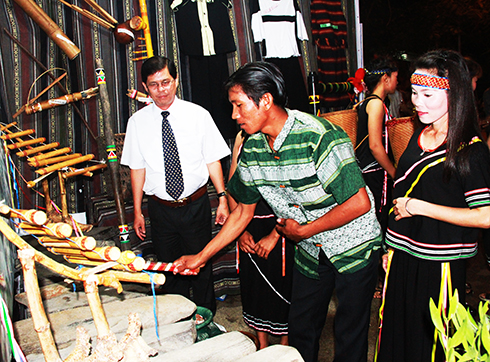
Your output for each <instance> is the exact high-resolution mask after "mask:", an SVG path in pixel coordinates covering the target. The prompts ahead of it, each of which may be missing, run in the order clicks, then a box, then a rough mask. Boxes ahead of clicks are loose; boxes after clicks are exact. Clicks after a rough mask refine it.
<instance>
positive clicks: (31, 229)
mask: <svg viewBox="0 0 490 362" xmlns="http://www.w3.org/2000/svg"><path fill="white" fill-rule="evenodd" d="M19 227H20V228H21V229H23V230H24V231H26V232H28V233H29V234H34V235H50V236H56V237H58V238H68V237H70V236H71V234H72V232H73V228H72V227H71V225H70V224H67V223H64V222H59V223H47V224H46V225H43V226H38V225H33V224H28V223H25V222H21V223H20V224H19Z"/></svg>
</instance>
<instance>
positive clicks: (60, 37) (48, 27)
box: [14, 0, 80, 60]
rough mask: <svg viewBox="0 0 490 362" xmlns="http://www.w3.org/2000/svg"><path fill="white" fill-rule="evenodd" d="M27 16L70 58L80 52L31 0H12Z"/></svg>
mask: <svg viewBox="0 0 490 362" xmlns="http://www.w3.org/2000/svg"><path fill="white" fill-rule="evenodd" d="M14 1H15V2H16V3H17V4H18V5H19V6H20V7H21V8H22V9H23V10H24V11H25V12H26V14H27V15H29V17H31V19H32V20H34V22H36V24H37V25H39V27H40V28H41V29H43V30H44V31H45V32H46V34H47V35H48V36H49V37H50V38H51V40H53V41H54V42H55V43H56V45H58V46H59V47H60V48H61V50H63V51H64V52H65V54H66V55H67V56H68V58H69V59H70V60H73V59H75V58H76V57H77V56H78V54H80V49H78V48H77V46H76V45H75V44H74V43H73V42H72V41H71V40H70V39H69V38H68V37H67V36H66V35H65V33H63V32H62V31H61V29H60V28H59V27H58V25H56V23H55V22H54V21H53V20H52V19H51V18H50V17H49V16H48V15H47V14H46V13H45V12H44V11H43V9H41V8H40V7H39V6H38V5H37V4H36V3H35V2H34V1H33V0H14Z"/></svg>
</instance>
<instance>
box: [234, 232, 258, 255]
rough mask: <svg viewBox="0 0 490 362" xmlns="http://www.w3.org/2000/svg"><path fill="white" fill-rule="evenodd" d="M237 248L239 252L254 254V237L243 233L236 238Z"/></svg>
mask: <svg viewBox="0 0 490 362" xmlns="http://www.w3.org/2000/svg"><path fill="white" fill-rule="evenodd" d="M238 246H239V247H240V250H241V251H243V252H245V253H252V254H255V250H254V248H255V241H254V237H253V236H252V235H251V234H250V233H249V232H248V231H244V232H243V234H242V235H240V237H239V238H238Z"/></svg>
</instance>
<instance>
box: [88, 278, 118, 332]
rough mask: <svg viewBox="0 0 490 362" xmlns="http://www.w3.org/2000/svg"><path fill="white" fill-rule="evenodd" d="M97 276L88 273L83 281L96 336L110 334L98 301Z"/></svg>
mask: <svg viewBox="0 0 490 362" xmlns="http://www.w3.org/2000/svg"><path fill="white" fill-rule="evenodd" d="M97 284H98V278H97V276H95V275H90V276H88V277H87V279H86V280H85V281H84V283H83V286H84V288H85V294H86V295H87V300H88V305H89V307H90V311H91V312H92V318H93V320H94V324H95V328H96V329H97V334H98V338H101V337H104V336H107V335H111V334H112V332H111V328H110V327H109V323H107V317H106V316H105V313H104V308H103V307H102V303H101V301H100V296H99V286H98V285H97Z"/></svg>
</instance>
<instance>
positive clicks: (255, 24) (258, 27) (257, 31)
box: [251, 11, 265, 43]
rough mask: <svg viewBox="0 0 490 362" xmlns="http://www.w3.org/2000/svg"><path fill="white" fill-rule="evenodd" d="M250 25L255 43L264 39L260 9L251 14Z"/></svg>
mask: <svg viewBox="0 0 490 362" xmlns="http://www.w3.org/2000/svg"><path fill="white" fill-rule="evenodd" d="M251 27H252V34H253V37H254V42H255V43H257V42H259V41H262V40H264V39H265V30H264V23H263V21H262V14H261V12H260V11H258V12H256V13H255V14H253V15H252V22H251Z"/></svg>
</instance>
